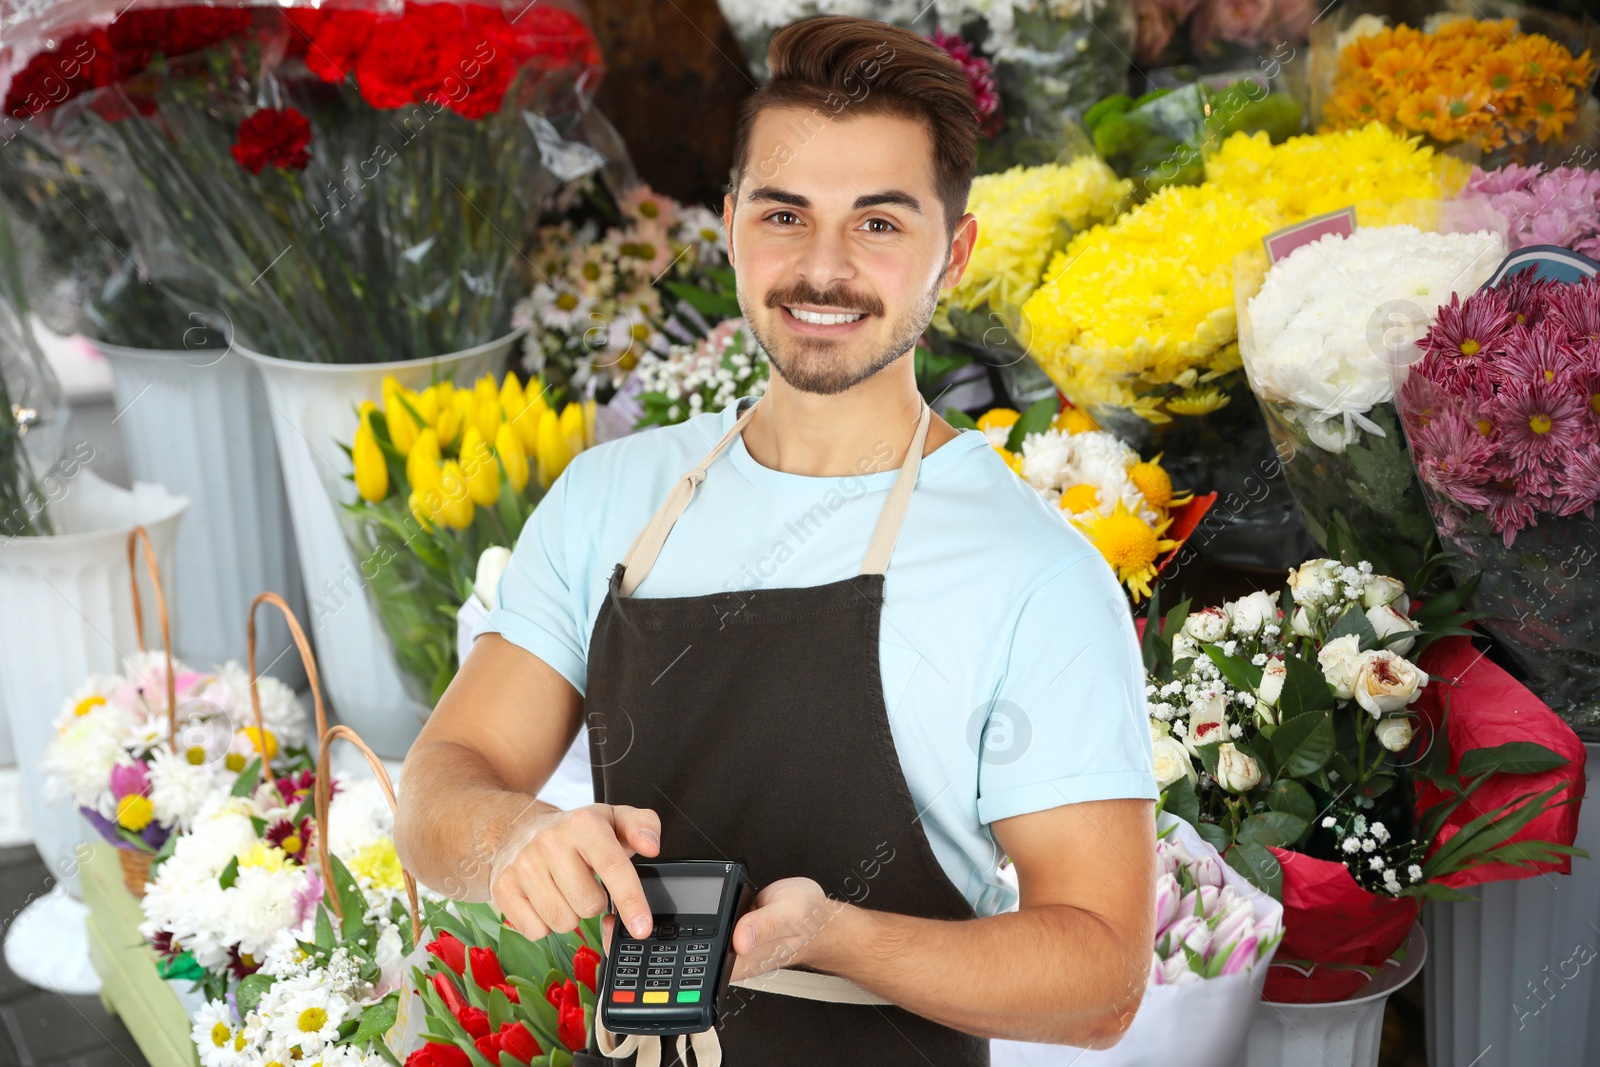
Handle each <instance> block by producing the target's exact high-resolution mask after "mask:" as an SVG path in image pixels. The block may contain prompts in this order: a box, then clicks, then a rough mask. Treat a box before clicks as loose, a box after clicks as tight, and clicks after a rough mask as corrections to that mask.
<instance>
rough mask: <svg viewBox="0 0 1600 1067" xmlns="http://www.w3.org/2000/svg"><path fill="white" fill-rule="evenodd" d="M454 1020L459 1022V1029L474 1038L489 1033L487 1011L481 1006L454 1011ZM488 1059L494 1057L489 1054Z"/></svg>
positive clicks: (493, 1058)
mask: <svg viewBox="0 0 1600 1067" xmlns="http://www.w3.org/2000/svg"><path fill="white" fill-rule="evenodd" d="M456 1022H458V1023H460V1024H461V1029H463V1030H465V1031H466V1032H467V1033H468V1034H470V1035H472V1036H473V1037H474V1038H479V1037H483V1036H485V1035H487V1034H488V1033H489V1013H488V1012H486V1011H484V1010H483V1009H482V1008H465V1009H463V1010H461V1011H458V1012H456ZM489 1059H490V1060H491V1061H494V1060H495V1057H493V1056H491V1057H489Z"/></svg>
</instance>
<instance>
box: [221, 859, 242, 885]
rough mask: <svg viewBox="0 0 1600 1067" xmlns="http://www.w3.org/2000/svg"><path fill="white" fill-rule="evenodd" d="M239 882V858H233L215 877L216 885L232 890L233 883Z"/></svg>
mask: <svg viewBox="0 0 1600 1067" xmlns="http://www.w3.org/2000/svg"><path fill="white" fill-rule="evenodd" d="M238 880H239V857H238V856H234V857H233V858H232V859H230V860H229V861H228V865H227V866H226V867H224V868H222V873H221V874H219V875H218V876H217V884H218V885H220V886H221V887H222V888H224V889H232V888H233V883H234V882H237V881H238Z"/></svg>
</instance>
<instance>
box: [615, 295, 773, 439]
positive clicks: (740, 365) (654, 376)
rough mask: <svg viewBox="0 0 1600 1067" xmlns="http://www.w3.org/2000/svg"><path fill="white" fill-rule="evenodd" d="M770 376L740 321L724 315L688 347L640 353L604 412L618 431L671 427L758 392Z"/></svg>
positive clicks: (763, 355) (762, 355) (768, 367)
mask: <svg viewBox="0 0 1600 1067" xmlns="http://www.w3.org/2000/svg"><path fill="white" fill-rule="evenodd" d="M771 374H772V365H771V363H770V362H769V361H768V359H767V353H766V352H765V351H764V350H763V349H762V347H761V343H760V342H759V341H757V340H756V338H755V334H753V333H751V332H750V329H749V327H747V326H746V325H745V321H744V319H743V318H742V317H741V318H733V319H725V320H723V321H722V322H720V323H718V324H717V325H716V326H714V327H712V329H711V332H710V333H709V334H707V335H706V336H705V338H703V339H702V340H700V341H698V342H696V343H695V344H693V345H674V346H672V348H670V349H669V350H668V352H667V354H666V355H664V356H658V355H654V354H651V355H647V356H645V358H644V359H643V360H641V361H640V363H639V365H638V367H636V368H635V369H634V372H633V374H632V375H631V376H630V377H629V378H628V381H627V383H626V384H624V386H623V388H622V391H621V392H619V393H618V394H617V395H616V396H614V397H612V399H611V402H610V403H609V404H607V405H606V409H605V410H606V414H607V416H608V418H609V419H610V420H611V421H612V422H613V423H622V424H623V425H622V427H621V429H623V431H624V432H632V431H634V430H642V429H645V428H646V427H649V426H672V425H674V424H676V423H680V422H686V421H688V420H689V419H691V418H693V417H694V416H696V415H699V414H701V413H703V412H707V411H721V410H722V409H723V408H725V407H727V406H728V405H729V404H732V403H734V402H735V401H736V400H738V399H739V398H740V397H744V396H760V395H761V394H762V393H765V392H766V391H767V382H768V381H769V380H770V377H771ZM597 420H598V416H597Z"/></svg>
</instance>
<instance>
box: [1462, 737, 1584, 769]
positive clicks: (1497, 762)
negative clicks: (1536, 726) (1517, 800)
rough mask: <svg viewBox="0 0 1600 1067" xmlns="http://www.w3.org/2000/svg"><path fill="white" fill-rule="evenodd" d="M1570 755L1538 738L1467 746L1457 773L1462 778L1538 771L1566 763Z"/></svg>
mask: <svg viewBox="0 0 1600 1067" xmlns="http://www.w3.org/2000/svg"><path fill="white" fill-rule="evenodd" d="M1567 762H1568V761H1567V758H1566V757H1565V756H1563V755H1562V754H1561V753H1559V752H1555V751H1553V750H1551V749H1548V748H1546V747H1545V746H1543V745H1541V744H1539V743H1538V742H1536V741H1507V742H1506V743H1505V744H1503V745H1494V746H1492V747H1490V748H1473V749H1468V750H1467V751H1466V752H1463V753H1462V754H1461V762H1460V763H1459V764H1458V765H1457V766H1456V773H1457V774H1459V775H1460V776H1461V777H1463V778H1476V777H1477V776H1478V775H1480V774H1489V773H1495V774H1538V773H1539V772H1541V771H1553V770H1555V769H1556V768H1557V767H1565V766H1566V765H1567Z"/></svg>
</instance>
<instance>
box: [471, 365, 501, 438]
mask: <svg viewBox="0 0 1600 1067" xmlns="http://www.w3.org/2000/svg"><path fill="white" fill-rule="evenodd" d="M472 392H473V399H475V400H476V401H477V403H478V419H477V423H478V432H479V433H481V434H483V439H484V440H485V441H493V440H494V435H495V434H496V433H497V432H498V431H499V429H500V419H501V413H500V390H498V389H496V388H495V385H494V378H493V377H491V376H490V375H487V374H485V375H484V376H483V377H482V378H479V379H478V384H477V385H475V386H473V388H472Z"/></svg>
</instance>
